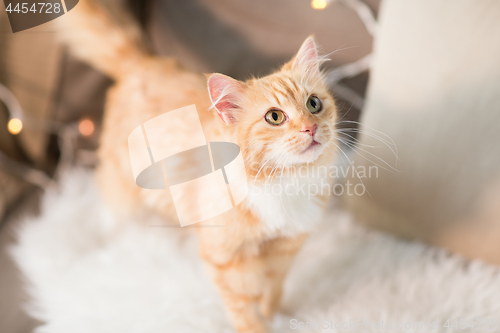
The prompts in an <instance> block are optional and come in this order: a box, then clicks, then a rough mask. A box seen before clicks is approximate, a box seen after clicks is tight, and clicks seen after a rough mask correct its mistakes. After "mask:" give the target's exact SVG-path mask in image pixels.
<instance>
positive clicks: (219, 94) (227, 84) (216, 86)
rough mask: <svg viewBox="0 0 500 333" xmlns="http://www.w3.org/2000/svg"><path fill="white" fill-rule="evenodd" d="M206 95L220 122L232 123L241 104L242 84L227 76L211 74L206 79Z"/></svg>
mask: <svg viewBox="0 0 500 333" xmlns="http://www.w3.org/2000/svg"><path fill="white" fill-rule="evenodd" d="M208 93H209V95H210V100H211V101H212V105H213V107H214V108H215V109H216V110H217V113H218V115H219V117H220V118H221V119H222V121H223V122H224V123H226V124H232V123H234V122H235V121H236V113H237V112H238V109H239V108H240V104H241V98H242V95H243V84H242V83H241V82H240V81H238V80H235V79H233V78H230V77H229V76H226V75H222V74H213V75H211V76H210V77H209V78H208Z"/></svg>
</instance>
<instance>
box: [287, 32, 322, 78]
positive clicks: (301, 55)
mask: <svg viewBox="0 0 500 333" xmlns="http://www.w3.org/2000/svg"><path fill="white" fill-rule="evenodd" d="M292 67H293V68H305V69H306V70H308V71H311V72H313V73H316V72H318V73H319V59H318V48H317V47H316V42H315V41H314V37H313V36H309V37H307V39H306V40H305V41H304V43H302V46H301V47H300V49H299V52H298V53H297V55H296V56H295V58H294V59H293V64H292Z"/></svg>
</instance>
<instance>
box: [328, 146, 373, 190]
mask: <svg viewBox="0 0 500 333" xmlns="http://www.w3.org/2000/svg"><path fill="white" fill-rule="evenodd" d="M333 144H334V145H335V146H336V147H337V149H338V150H339V151H340V152H341V153H342V154H344V156H345V157H346V158H347V161H348V162H349V164H350V165H351V167H352V168H353V169H352V170H353V171H354V173H355V174H356V177H357V178H358V180H359V181H360V183H361V184H362V185H363V187H364V189H365V191H366V193H367V194H368V196H369V197H370V198H372V196H371V194H370V192H369V191H368V188H366V186H365V183H363V181H362V180H361V177H360V176H359V174H358V171H357V170H356V168H355V167H354V164H352V162H351V160H350V159H349V156H347V154H346V153H345V152H344V150H343V149H342V148H340V146H339V145H337V144H336V143H335V142H333Z"/></svg>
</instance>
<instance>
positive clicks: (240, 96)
mask: <svg viewBox="0 0 500 333" xmlns="http://www.w3.org/2000/svg"><path fill="white" fill-rule="evenodd" d="M320 63H321V58H319V57H318V52H317V48H316V44H315V42H314V39H313V38H312V37H309V38H307V39H306V40H305V41H304V43H303V44H302V46H301V48H300V50H299V52H298V53H297V55H296V56H295V57H294V58H293V59H292V60H291V61H290V62H288V63H287V64H285V65H284V66H283V67H282V68H281V69H280V70H279V71H278V72H276V73H274V74H271V75H269V76H266V77H263V78H260V79H251V80H248V81H246V82H241V81H237V80H235V79H232V78H230V77H228V76H225V75H222V74H213V75H211V76H210V77H209V79H208V90H209V94H210V98H211V100H212V103H213V108H214V109H215V110H216V111H217V113H218V115H219V117H220V119H221V120H222V122H223V123H224V125H225V126H222V127H224V129H225V130H227V131H230V132H231V133H232V134H233V137H234V138H235V140H236V143H237V144H238V145H239V146H240V147H241V149H242V152H243V156H244V158H245V161H246V163H252V164H254V165H257V166H258V165H263V164H264V163H266V164H267V165H268V166H270V167H273V166H297V165H300V164H306V163H311V162H314V161H315V160H317V159H318V158H319V157H320V156H321V155H323V154H324V153H325V152H328V151H330V152H331V151H332V150H333V147H332V146H333V145H334V140H335V139H336V136H335V131H334V130H335V128H334V126H335V123H336V120H337V109H336V107H335V102H334V100H333V98H332V96H331V95H330V93H329V90H328V87H327V85H326V83H325V80H324V76H323V74H322V73H321V72H320V68H319V66H320Z"/></svg>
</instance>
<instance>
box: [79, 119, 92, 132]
mask: <svg viewBox="0 0 500 333" xmlns="http://www.w3.org/2000/svg"><path fill="white" fill-rule="evenodd" d="M94 130H95V126H94V123H93V122H92V120H90V119H82V120H80V123H79V124H78V131H79V132H80V134H81V135H83V136H90V135H92V133H94Z"/></svg>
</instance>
